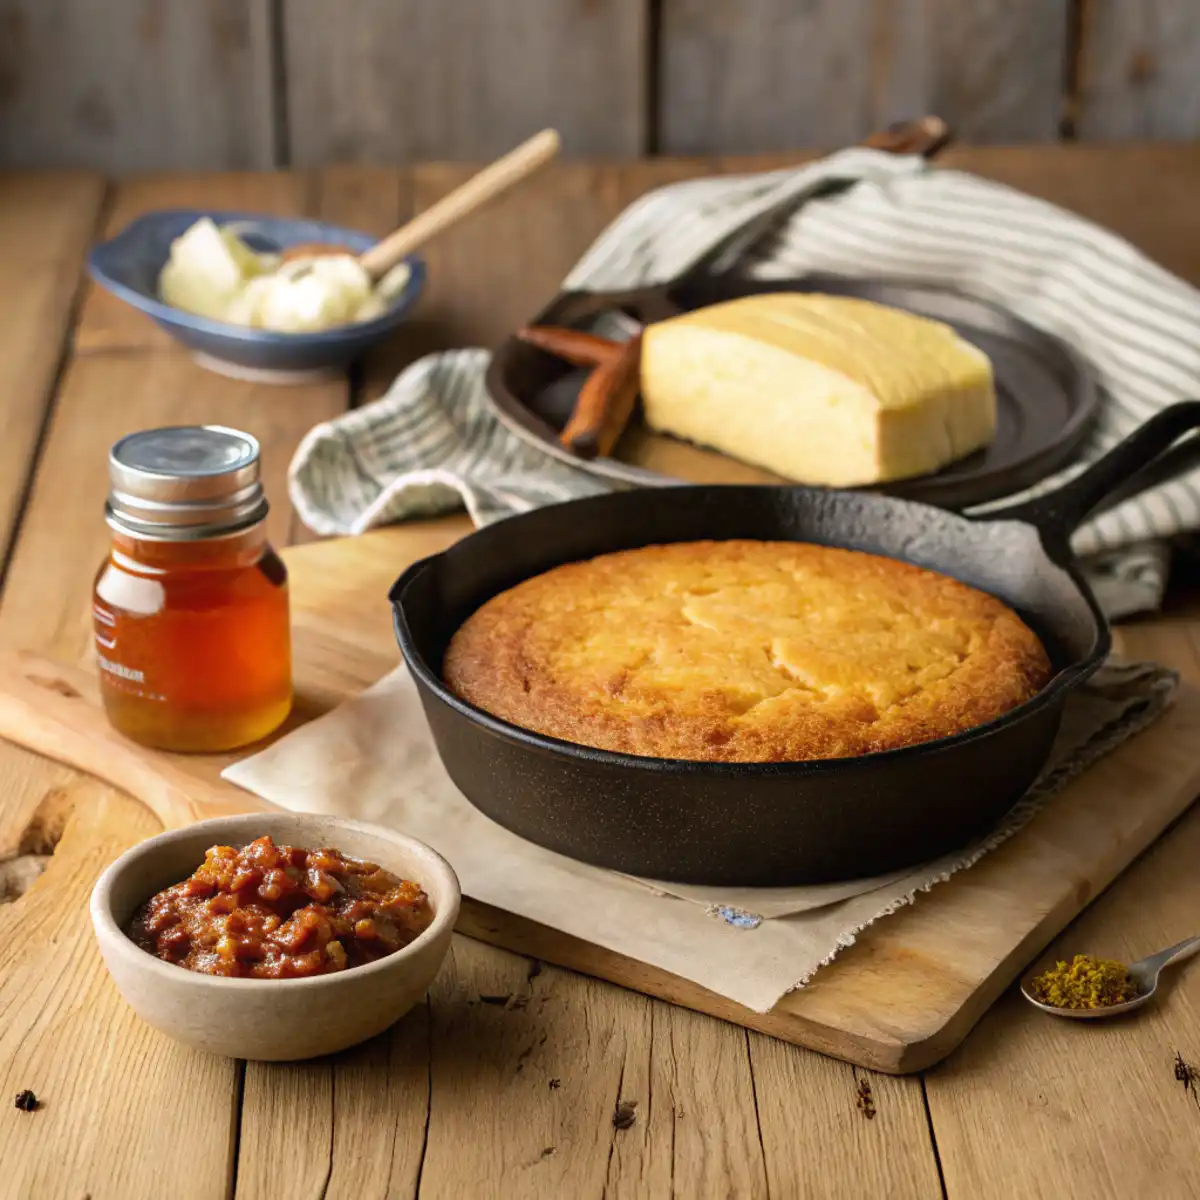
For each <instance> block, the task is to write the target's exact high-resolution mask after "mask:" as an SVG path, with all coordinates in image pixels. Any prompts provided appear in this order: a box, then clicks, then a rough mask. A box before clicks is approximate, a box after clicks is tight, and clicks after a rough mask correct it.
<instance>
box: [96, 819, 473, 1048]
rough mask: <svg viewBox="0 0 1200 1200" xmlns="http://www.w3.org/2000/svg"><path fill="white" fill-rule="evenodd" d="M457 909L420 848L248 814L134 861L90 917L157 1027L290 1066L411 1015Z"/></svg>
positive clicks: (139, 850)
mask: <svg viewBox="0 0 1200 1200" xmlns="http://www.w3.org/2000/svg"><path fill="white" fill-rule="evenodd" d="M267 839H269V840H267ZM214 848H215V849H214ZM210 850H212V851H213V852H212V853H211V854H210V853H209V851H210ZM459 902H460V892H459V885H458V879H457V877H456V876H455V874H454V871H453V870H452V869H451V867H450V866H449V864H448V863H447V862H446V861H445V859H443V858H442V857H441V856H440V855H439V854H437V853H436V852H435V851H434V850H432V849H430V848H429V847H428V846H426V845H424V844H423V843H421V842H418V841H416V840H414V839H413V838H409V837H405V836H404V835H403V834H400V833H396V832H394V831H392V830H390V829H384V828H382V827H379V826H375V825H367V824H364V823H362V822H358V821H349V820H345V819H342V818H335V817H322V816H310V815H307V814H300V813H252V814H248V815H245V816H236V817H221V818H218V819H216V820H211V821H201V822H199V823H198V824H196V825H191V826H188V827H187V828H186V829H179V830H173V831H171V832H169V833H164V834H160V835H159V836H158V837H154V838H150V839H149V840H148V841H145V842H142V843H141V844H140V845H137V846H135V847H133V848H132V849H131V850H129V851H127V852H126V853H125V854H123V855H122V856H121V857H120V858H119V859H117V861H116V862H114V863H113V864H112V866H110V867H109V868H108V869H107V870H106V871H105V872H104V874H103V875H102V876H101V877H100V879H99V881H98V882H97V884H96V887H95V889H94V890H93V892H92V899H91V914H92V924H93V926H94V928H95V931H96V938H97V941H98V942H99V945H100V952H101V954H102V956H103V958H104V962H105V965H106V966H107V967H108V970H109V973H110V974H111V975H112V977H113V980H114V982H115V983H116V985H117V988H118V990H119V991H120V992H121V994H122V996H123V997H124V998H125V1000H126V1001H127V1002H128V1004H129V1005H130V1006H131V1007H132V1008H133V1010H134V1011H135V1012H136V1013H137V1014H138V1015H139V1016H140V1017H142V1018H143V1019H144V1020H145V1021H147V1022H149V1024H151V1025H153V1026H154V1027H155V1028H156V1029H159V1030H160V1031H162V1032H163V1033H166V1034H168V1035H169V1036H171V1037H173V1038H176V1039H177V1040H179V1041H181V1042H185V1043H186V1044H188V1045H190V1046H192V1047H194V1048H196V1049H199V1050H206V1051H209V1052H210V1053H213V1054H223V1055H226V1056H228V1057H230V1058H248V1059H255V1060H259V1061H274V1062H278V1061H289V1060H295V1059H304V1058H314V1057H317V1056H319V1055H322V1054H330V1053H333V1052H334V1051H336V1050H342V1049H345V1048H346V1047H348V1046H353V1045H356V1044H357V1043H359V1042H362V1041H365V1040H366V1039H367V1038H370V1037H373V1036H374V1035H375V1034H377V1033H381V1032H382V1031H383V1030H384V1029H386V1028H387V1027H388V1026H389V1025H391V1024H393V1023H394V1022H395V1021H397V1020H399V1019H400V1018H401V1017H402V1016H404V1014H405V1013H406V1012H408V1010H409V1009H411V1008H412V1007H413V1006H414V1005H415V1004H417V1003H418V1002H419V1001H420V1000H421V999H422V998H423V997H424V995H425V992H426V991H427V990H428V988H429V985H430V984H431V983H432V982H433V979H434V977H435V976H436V975H437V972H438V970H439V968H440V967H441V965H442V962H443V960H444V959H445V957H446V953H447V951H448V950H449V947H450V935H451V933H452V932H453V929H454V922H455V919H456V918H457V916H458V908H459ZM235 913H236V914H237V915H235Z"/></svg>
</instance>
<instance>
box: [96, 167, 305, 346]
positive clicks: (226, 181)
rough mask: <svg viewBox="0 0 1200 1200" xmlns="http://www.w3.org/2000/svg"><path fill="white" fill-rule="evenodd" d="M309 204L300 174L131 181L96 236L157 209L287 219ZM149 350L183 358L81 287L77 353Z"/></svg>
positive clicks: (142, 322) (121, 305) (131, 316)
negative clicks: (219, 211)
mask: <svg viewBox="0 0 1200 1200" xmlns="http://www.w3.org/2000/svg"><path fill="white" fill-rule="evenodd" d="M311 204H312V181H311V179H310V178H309V177H308V176H307V175H305V174H287V175H276V174H260V173H258V172H244V173H236V174H224V173H222V174H199V175H143V176H135V177H134V178H131V179H128V180H125V181H124V182H123V183H121V184H120V185H119V186H118V187H117V189H116V192H115V194H114V196H113V197H112V203H111V205H110V207H109V210H108V212H107V214H106V220H105V222H104V228H103V230H102V231H101V235H100V236H101V237H102V238H109V237H112V236H113V235H114V234H117V233H120V231H121V230H122V229H124V228H125V226H126V225H128V224H129V223H130V222H131V221H132V220H133V219H134V218H135V217H138V216H140V215H141V214H142V213H144V212H151V211H153V210H154V209H158V208H201V209H203V208H210V209H232V210H240V211H244V212H261V213H270V214H271V215H273V216H280V217H291V216H303V215H305V214H306V213H308V212H309V211H310V208H311ZM150 347H159V348H161V349H167V348H170V349H175V350H177V351H178V352H179V353H180V354H183V353H185V351H183V350H181V349H179V347H178V345H177V343H176V342H175V341H173V340H172V339H171V337H170V336H169V335H168V334H166V333H164V332H163V331H162V330H161V329H159V327H158V326H157V325H155V324H154V322H153V321H151V320H150V318H149V317H147V316H145V315H144V314H143V313H140V312H138V310H137V309H135V308H131V307H130V306H129V305H128V304H126V303H125V302H124V301H122V300H118V299H117V298H116V297H115V296H111V295H109V293H108V292H106V291H104V289H103V288H100V287H98V286H97V285H96V284H94V283H91V282H89V283H87V284H86V285H85V293H84V299H83V306H82V309H81V311H80V316H79V322H78V324H77V326H76V330H75V349H76V352H77V353H78V352H87V351H91V350H130V349H142V348H150Z"/></svg>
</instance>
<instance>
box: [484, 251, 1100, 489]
mask: <svg viewBox="0 0 1200 1200" xmlns="http://www.w3.org/2000/svg"><path fill="white" fill-rule="evenodd" d="M771 291H814V292H815V291H819V292H828V293H833V294H837V295H845V296H857V297H861V298H862V299H866V300H875V301H878V302H879V303H882V304H889V305H892V306H893V307H895V308H901V309H906V310H908V311H909V312H913V313H917V314H919V315H920V316H926V317H932V318H934V319H936V320H939V321H944V322H945V323H946V324H948V325H951V326H953V327H954V328H955V329H956V330H957V331H958V332H959V334H961V335H962V336H963V337H964V338H966V339H967V340H968V341H970V342H972V343H974V344H975V345H976V346H978V347H979V348H980V349H981V350H983V351H984V353H985V354H987V355H988V357H989V358H990V359H991V360H992V365H993V369H994V372H995V377H996V397H997V429H996V437H995V440H994V441H993V442H992V444H991V445H990V446H988V447H987V448H986V449H983V450H980V451H978V452H977V453H975V454H972V455H970V456H969V457H967V458H964V459H961V460H959V461H958V462H956V463H952V464H950V465H949V466H948V467H946V468H944V469H943V470H941V471H938V472H937V473H935V474H932V475H923V476H920V477H919V478H915V479H906V480H899V481H896V482H893V483H889V484H885V485H882V486H880V487H879V488H878V489H875V490H878V491H881V492H885V493H886V494H888V495H892V496H902V497H905V498H906V499H910V500H920V501H923V502H925V503H928V504H936V505H939V506H940V507H943V508H953V509H962V508H968V507H971V506H972V505H976V504H983V503H985V502H987V501H989V500H995V499H998V498H999V497H1001V496H1007V495H1012V494H1013V493H1015V492H1019V491H1022V490H1023V489H1025V488H1027V487H1031V486H1032V485H1033V484H1035V483H1037V482H1039V481H1040V480H1042V479H1044V478H1045V477H1046V476H1047V475H1050V474H1052V473H1053V472H1054V471H1056V470H1058V469H1059V468H1060V467H1062V466H1065V465H1066V464H1067V463H1068V462H1070V461H1071V459H1072V457H1073V455H1074V454H1075V451H1076V450H1077V449H1078V447H1079V445H1080V443H1081V442H1082V441H1083V440H1084V438H1085V437H1086V436H1087V434H1088V431H1089V429H1090V427H1091V423H1092V420H1093V418H1094V417H1095V415H1096V412H1097V408H1098V404H1099V389H1098V387H1097V385H1096V382H1095V380H1094V378H1093V377H1092V375H1091V372H1090V371H1089V370H1088V368H1087V366H1086V364H1085V363H1084V362H1083V360H1082V359H1081V358H1080V357H1079V355H1078V354H1076V353H1075V352H1074V351H1073V350H1072V349H1071V348H1070V347H1068V346H1066V345H1065V344H1063V343H1062V342H1060V341H1058V340H1057V339H1056V338H1054V337H1051V336H1050V335H1048V334H1046V333H1043V332H1042V331H1040V330H1038V329H1035V328H1034V327H1033V326H1032V325H1029V324H1027V323H1026V322H1024V321H1022V320H1020V319H1019V318H1018V317H1016V316H1014V315H1012V314H1011V313H1008V312H1006V311H1004V310H1002V309H999V308H996V307H995V306H993V305H991V304H988V303H986V302H985V301H982V300H977V299H974V298H972V297H969V296H965V295H962V294H959V293H956V292H952V291H948V290H946V289H944V288H937V287H931V286H929V285H926V284H923V283H915V282H914V283H908V282H898V281H890V282H884V281H878V280H861V279H845V278H841V277H832V276H817V275H809V276H805V277H803V278H798V279H785V280H758V279H750V278H747V277H746V276H742V275H738V274H731V273H718V274H708V275H705V274H700V275H697V274H692V275H689V276H688V277H687V278H685V279H684V280H682V281H681V282H679V283H676V284H670V285H665V286H659V287H654V288H647V289H642V290H639V291H633V292H623V293H610V294H599V293H595V294H593V293H582V292H568V293H564V294H562V295H560V296H559V297H558V298H557V299H555V300H554V301H553V302H552V303H551V304H550V305H549V306H548V307H547V308H546V309H545V310H544V311H543V312H541V313H539V314H538V316H537V317H535V318H534V320H533V321H532V322H531V324H544V325H567V326H574V327H592V326H593V325H594V324H595V323H596V322H597V320H602V319H603V318H604V317H605V316H606V315H607V316H609V317H610V318H611V316H612V315H613V314H616V315H617V316H618V317H619V316H620V315H622V314H623V315H624V317H625V318H627V319H628V318H632V319H633V321H636V322H639V323H650V322H652V321H658V320H663V319H665V318H667V317H671V316H675V315H677V314H678V313H681V312H689V311H691V310H693V309H696V308H701V307H704V306H706V305H709V304H717V303H720V302H721V301H724V300H732V299H735V298H737V297H740V296H746V295H751V294H754V293H761V292H771ZM631 324H632V322H631ZM585 377H586V372H584V371H583V370H580V369H578V368H574V367H571V366H569V365H568V364H566V363H564V362H563V361H562V360H560V359H558V358H555V357H554V356H552V355H549V354H547V353H545V352H544V351H541V350H538V349H536V348H535V347H532V346H529V345H527V344H525V343H524V342H520V341H518V340H517V339H516V338H515V337H512V338H509V339H508V340H507V341H506V342H505V343H504V345H503V346H501V347H500V349H499V350H498V351H497V353H496V355H495V356H494V358H493V360H492V364H491V367H490V369H489V372H488V380H487V382H488V394H489V396H490V398H491V402H492V405H493V407H494V409H495V411H496V414H497V416H498V417H499V418H500V420H501V421H503V422H504V424H505V425H506V426H507V427H508V428H509V429H510V430H512V431H513V432H514V433H515V434H517V435H518V436H520V437H522V438H524V439H525V440H527V441H530V442H533V443H534V444H536V445H538V446H539V447H541V448H542V449H543V450H545V451H546V452H547V453H549V454H551V455H553V456H555V457H556V458H559V459H562V460H563V461H565V462H569V463H571V464H572V465H573V466H576V467H579V468H580V469H582V470H585V471H589V472H591V473H593V474H595V475H599V476H602V477H603V478H605V479H608V480H610V481H612V482H613V483H614V484H616V485H626V486H642V487H645V486H660V487H661V486H665V485H670V484H680V483H738V484H746V483H755V484H761V483H778V484H785V483H787V484H790V483H793V482H794V481H791V480H784V479H781V478H780V477H779V476H777V475H773V474H771V473H770V472H767V471H764V470H762V469H760V468H758V467H754V466H750V465H749V464H746V463H741V462H737V461H735V460H734V459H731V458H728V457H726V456H724V455H722V454H720V453H718V452H717V451H714V450H710V449H707V448H704V447H701V446H697V445H694V444H692V443H690V442H685V441H682V440H680V439H677V438H673V437H669V436H666V435H663V434H658V433H655V432H653V431H651V430H650V429H648V428H647V427H646V426H645V425H644V424H643V423H642V422H641V420H640V418H639V417H638V416H637V415H635V417H634V419H633V421H632V422H631V423H630V426H629V428H628V429H627V430H626V432H625V434H624V436H623V437H622V439H621V441H620V442H619V443H618V445H617V447H616V450H615V451H614V454H613V456H612V457H611V458H598V459H593V460H591V461H590V462H589V461H584V460H582V459H579V458H576V457H575V456H574V455H573V454H571V453H570V452H569V451H568V450H566V449H565V448H564V447H563V446H561V445H560V444H559V442H558V436H557V435H558V433H559V431H560V430H561V429H562V427H563V425H564V424H565V423H566V420H567V417H568V415H569V414H570V411H571V408H572V406H573V405H574V402H575V398H576V396H577V395H578V392H579V388H580V386H581V384H582V382H583V380H584V378H585Z"/></svg>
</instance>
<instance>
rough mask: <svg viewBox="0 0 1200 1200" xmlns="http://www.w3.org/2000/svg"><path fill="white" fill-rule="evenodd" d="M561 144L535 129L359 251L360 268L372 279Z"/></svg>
mask: <svg viewBox="0 0 1200 1200" xmlns="http://www.w3.org/2000/svg"><path fill="white" fill-rule="evenodd" d="M561 144H562V143H561V139H560V138H559V136H558V132H557V131H556V130H554V129H543V130H542V132H541V133H537V134H534V136H533V137H531V138H530V139H529V140H528V141H527V142H522V144H521V145H519V146H518V147H517V148H516V149H515V150H510V151H509V152H508V153H507V154H505V155H504V156H503V157H502V158H498V159H496V161H495V162H494V163H492V164H491V165H490V166H487V167H484V168H483V170H482V171H480V172H479V173H478V174H477V175H472V176H471V178H470V179H468V180H467V182H466V183H464V184H462V185H460V186H459V187H456V188H455V189H454V191H452V192H451V193H450V194H449V195H448V196H443V197H442V198H441V199H440V200H439V201H438V202H437V203H436V204H434V205H432V206H431V207H430V208H427V209H426V210H425V211H424V212H423V213H421V214H420V215H419V216H416V217H414V218H413V219H412V220H411V221H409V222H408V224H407V225H402V226H401V227H400V228H399V229H397V230H396V231H395V232H394V233H389V234H388V235H387V237H385V238H384V239H383V240H382V241H379V242H376V243H375V245H374V246H372V247H371V248H370V249H369V250H365V251H363V253H362V254H360V255H359V256H358V261H359V262H360V263H361V264H362V267H363V270H365V271H366V273H367V274H368V275H369V276H370V277H371V279H372V280H375V281H378V280H380V279H382V278H383V276H384V275H386V274H387V273H388V272H389V271H390V270H391V269H392V268H393V267H394V266H396V264H397V263H399V262H400V261H401V259H403V258H404V256H405V255H406V254H411V253H412V252H413V251H414V250H415V249H416V248H417V247H418V246H421V245H424V244H425V243H426V242H427V241H429V239H430V238H432V237H435V236H436V235H437V234H439V233H441V232H442V231H443V230H445V229H449V227H450V226H451V225H454V224H455V223H456V222H458V221H461V220H462V219H463V217H467V216H470V214H471V213H473V212H474V211H475V210H476V209H478V208H482V207H483V206H484V205H485V204H487V203H488V201H490V200H494V199H495V198H496V197H497V196H499V195H500V194H501V193H503V192H506V191H508V189H509V188H511V187H513V186H514V185H515V184H518V183H520V182H521V181H522V180H523V179H525V178H527V177H528V176H530V175H532V174H533V173H534V171H536V170H538V169H539V168H541V167H543V166H545V164H546V163H548V162H549V161H550V160H551V159H552V158H554V156H555V155H556V154H557V153H558V150H559V146H560V145H561ZM346 253H347V250H346V247H345V246H333V245H329V244H327V243H323V242H305V243H303V244H302V245H299V246H289V247H288V248H287V249H286V250H285V251H284V252H283V262H292V261H294V260H295V259H297V258H313V257H316V256H319V255H326V254H346Z"/></svg>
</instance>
